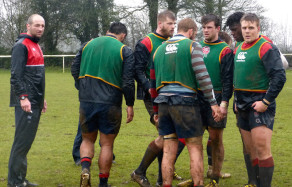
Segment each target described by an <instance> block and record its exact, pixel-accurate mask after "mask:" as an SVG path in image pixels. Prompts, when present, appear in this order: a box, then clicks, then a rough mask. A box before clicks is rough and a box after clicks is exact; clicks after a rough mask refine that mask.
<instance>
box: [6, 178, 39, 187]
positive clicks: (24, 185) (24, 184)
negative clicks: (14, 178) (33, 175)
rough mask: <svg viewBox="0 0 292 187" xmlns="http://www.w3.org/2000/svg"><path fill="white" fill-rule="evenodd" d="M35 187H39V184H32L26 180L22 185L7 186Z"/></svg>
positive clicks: (12, 186) (9, 186) (11, 186)
mask: <svg viewBox="0 0 292 187" xmlns="http://www.w3.org/2000/svg"><path fill="white" fill-rule="evenodd" d="M33 186H38V184H34V183H31V182H29V181H28V180H27V179H24V182H23V183H22V184H17V185H10V184H7V187H33Z"/></svg>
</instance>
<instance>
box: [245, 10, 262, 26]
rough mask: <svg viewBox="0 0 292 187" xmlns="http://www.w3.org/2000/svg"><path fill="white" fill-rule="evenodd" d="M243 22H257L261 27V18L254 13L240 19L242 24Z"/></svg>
mask: <svg viewBox="0 0 292 187" xmlns="http://www.w3.org/2000/svg"><path fill="white" fill-rule="evenodd" d="M242 21H250V22H252V23H253V22H256V24H257V26H260V19H259V17H258V16H257V15H256V14H254V13H247V14H244V15H243V17H242V18H241V19H240V22H242Z"/></svg>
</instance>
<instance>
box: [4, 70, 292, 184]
mask: <svg viewBox="0 0 292 187" xmlns="http://www.w3.org/2000/svg"><path fill="white" fill-rule="evenodd" d="M286 75H287V82H286V84H285V87H284V88H283V90H282V92H281V93H280V95H279V96H278V98H277V106H278V107H277V113H276V118H275V125H274V132H273V138H272V153H273V156H274V160H275V172H274V176H273V185H272V186H273V187H289V186H292V162H291V160H290V159H291V158H292V144H291V142H292V120H291V119H292V115H291V111H292V99H291V98H292V70H287V71H286ZM9 80H10V72H9V71H8V70H0V86H1V89H0V129H1V136H0V142H1V143H0V187H2V186H3V187H4V186H6V185H7V166H8V159H9V154H10V149H11V145H12V143H13V137H14V110H13V109H14V108H9V107H8V106H9V93H10V84H9ZM46 100H47V102H48V110H47V113H46V114H44V115H42V117H41V122H40V125H39V130H38V132H37V136H36V139H35V141H34V143H33V145H32V148H31V150H30V152H29V154H28V163H29V164H28V176H27V178H28V179H29V180H30V181H32V182H36V183H38V184H39V185H40V186H44V187H54V186H59V187H61V186H68V187H73V186H78V185H79V180H80V176H79V175H80V172H81V168H80V167H78V166H75V164H74V162H73V159H72V156H71V152H72V145H73V141H74V137H75V134H76V131H77V123H78V107H79V102H78V95H77V91H76V89H75V87H74V82H73V78H72V77H71V74H70V72H69V70H67V71H66V72H65V73H64V74H63V73H62V70H60V71H57V70H55V71H52V70H47V73H46ZM134 110H135V111H134V112H135V116H134V120H133V122H131V123H130V124H126V123H125V120H123V122H122V127H121V130H120V133H119V135H118V137H117V139H116V141H115V147H114V153H115V155H116V164H114V165H113V167H112V170H111V173H110V178H109V184H112V186H117V187H119V186H129V187H130V186H138V185H137V184H136V183H134V182H132V181H131V180H130V173H131V172H132V171H133V170H134V169H135V168H136V167H137V166H138V165H139V163H140V161H141V159H142V156H143V154H144V151H145V150H146V147H147V146H148V144H149V142H150V141H152V140H153V139H154V138H155V137H156V136H157V131H156V130H155V128H154V127H153V126H152V125H151V124H150V123H149V115H148V113H147V111H146V109H145V107H144V104H143V103H142V102H141V101H139V100H136V102H135V106H134ZM125 114H126V112H125V110H123V115H125ZM123 119H124V118H123ZM207 137H208V134H207V133H206V135H205V137H204V148H205V147H206V140H207ZM223 139H224V146H225V161H224V164H223V169H222V171H223V172H229V173H231V174H232V177H231V178H230V179H225V180H221V181H220V186H226V187H235V186H236V187H237V186H243V184H245V183H247V174H246V172H245V166H244V160H243V155H242V145H241V144H242V143H241V139H240V135H239V132H238V129H237V127H236V124H235V116H234V114H233V112H232V108H231V107H229V116H228V121H227V128H226V130H225V131H224V138H223ZM98 153H99V147H98V145H96V154H98ZM204 157H205V158H204V159H205V162H204V163H205V165H204V166H205V172H204V173H206V170H207V168H206V167H207V161H206V151H205V150H204ZM157 165H158V164H157V161H154V164H152V165H151V166H150V168H149V169H148V172H147V177H148V179H149V180H150V183H151V184H152V185H153V186H154V185H155V183H156V179H157V172H158V170H157ZM176 171H177V172H178V174H179V175H180V176H182V177H183V178H185V179H188V178H189V158H188V153H187V151H186V149H185V150H184V151H183V153H182V154H181V156H180V157H179V159H178V161H177V163H176ZM91 172H92V184H93V186H97V184H98V167H97V157H95V158H94V159H93V164H92V167H91ZM207 181H208V179H206V178H205V183H207ZM176 183H178V181H174V184H176Z"/></svg>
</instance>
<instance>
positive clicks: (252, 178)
mask: <svg viewBox="0 0 292 187" xmlns="http://www.w3.org/2000/svg"><path fill="white" fill-rule="evenodd" d="M244 161H245V167H246V171H247V176H248V184H256V182H257V179H256V176H257V175H256V171H255V169H253V167H252V164H251V160H250V155H249V154H244Z"/></svg>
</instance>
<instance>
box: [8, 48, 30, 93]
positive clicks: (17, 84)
mask: <svg viewBox="0 0 292 187" xmlns="http://www.w3.org/2000/svg"><path fill="white" fill-rule="evenodd" d="M27 53H28V52H27V48H26V47H25V46H24V45H23V44H21V43H17V44H16V45H15V46H14V47H13V50H12V55H11V79H10V83H11V87H12V88H13V89H14V91H15V95H16V96H18V97H21V96H28V93H27V90H26V85H25V84H26V83H25V81H24V80H25V79H24V71H25V66H26V63H27V55H28V54H27Z"/></svg>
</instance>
